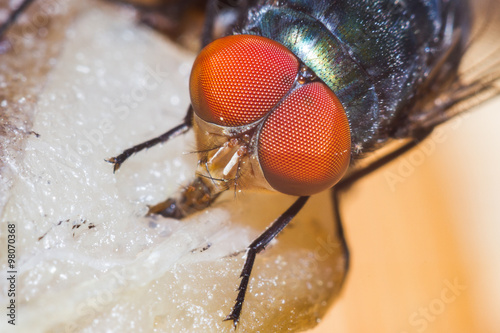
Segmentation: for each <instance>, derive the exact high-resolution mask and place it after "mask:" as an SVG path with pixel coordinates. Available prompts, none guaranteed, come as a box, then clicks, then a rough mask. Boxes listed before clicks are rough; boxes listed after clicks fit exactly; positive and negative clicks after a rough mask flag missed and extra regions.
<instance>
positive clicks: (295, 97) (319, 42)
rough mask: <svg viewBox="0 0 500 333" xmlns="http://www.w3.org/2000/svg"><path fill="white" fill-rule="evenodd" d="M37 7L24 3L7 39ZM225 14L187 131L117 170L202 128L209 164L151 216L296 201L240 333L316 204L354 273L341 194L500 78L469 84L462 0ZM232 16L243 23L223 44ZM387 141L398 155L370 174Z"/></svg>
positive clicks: (204, 62)
mask: <svg viewBox="0 0 500 333" xmlns="http://www.w3.org/2000/svg"><path fill="white" fill-rule="evenodd" d="M32 1H33V0H31V1H30V0H27V1H26V0H25V1H24V2H23V3H22V5H21V6H20V7H19V8H20V9H19V10H16V11H15V12H14V13H13V14H12V15H11V17H10V19H9V20H8V21H7V23H6V24H5V25H4V26H3V28H2V29H6V28H7V27H8V25H10V24H11V23H12V22H13V21H14V20H15V19H16V17H17V16H18V15H19V13H20V12H22V10H24V8H25V7H26V6H28V5H29V4H30V3H31V2H32ZM228 4H231V3H230V2H229V1H225V2H224V3H223V4H219V3H218V2H217V1H209V2H208V3H207V10H206V23H205V29H204V32H203V36H202V45H203V46H204V48H203V50H202V51H201V53H200V55H199V56H198V58H197V59H196V61H195V64H194V66H193V70H192V74H191V80H190V92H191V106H190V107H189V109H188V112H187V114H186V117H185V118H184V120H183V122H182V123H181V124H179V125H178V126H176V127H174V128H173V129H170V130H169V131H168V132H166V133H164V134H163V135H161V136H159V137H157V138H154V139H152V140H150V141H147V142H144V143H142V144H139V145H137V146H134V147H132V148H129V149H127V150H125V151H124V152H123V153H121V154H120V155H118V156H116V157H113V158H111V159H109V162H111V163H113V164H114V171H116V170H118V169H119V167H120V166H121V164H122V163H123V162H124V161H125V160H126V159H127V158H129V157H130V156H131V155H133V154H135V153H137V152H139V151H141V150H143V149H146V148H149V147H151V146H153V145H155V144H157V143H160V142H165V141H167V140H169V139H171V138H173V137H175V136H177V135H180V134H183V133H185V132H187V131H189V130H191V129H193V130H194V131H195V135H196V140H197V153H198V155H199V167H198V172H197V175H196V177H195V179H194V180H193V182H192V183H191V185H190V186H188V187H187V189H183V190H181V191H180V193H179V195H178V196H177V197H175V198H170V199H168V200H166V201H165V202H162V203H159V204H157V205H155V206H153V207H151V208H150V212H149V213H150V214H161V215H163V216H168V217H175V218H182V217H185V216H187V215H189V214H192V213H195V212H197V211H200V210H203V209H204V208H206V207H207V206H208V205H210V204H211V203H212V202H214V201H215V200H216V199H217V197H218V196H219V195H220V193H222V192H223V191H226V190H229V189H233V190H234V191H235V192H237V191H241V190H247V189H264V190H268V191H278V192H282V193H285V194H290V195H294V196H297V197H298V199H297V200H296V201H295V203H294V204H293V205H292V206H291V207H290V208H289V209H288V210H287V211H286V212H284V213H283V214H282V215H281V216H279V217H278V218H277V219H276V220H275V221H274V222H273V223H272V224H271V225H270V227H269V228H268V229H267V230H266V231H264V233H262V235H261V236H259V237H258V238H257V239H256V240H255V241H254V242H252V243H251V244H250V245H249V246H248V248H247V253H246V261H245V264H244V267H243V270H242V273H241V282H240V286H239V289H238V290H239V291H238V294H237V297H236V302H235V305H234V307H233V308H232V310H231V312H230V313H229V315H228V316H227V318H226V320H232V321H233V323H234V326H236V325H237V323H238V321H239V318H240V314H241V311H242V309H243V303H244V299H245V293H246V290H247V287H248V283H249V279H250V274H251V271H252V267H253V264H254V261H255V258H256V255H257V254H258V253H259V252H261V251H262V250H263V249H264V247H265V246H266V245H267V244H268V243H269V242H270V241H271V240H272V239H274V238H275V237H276V236H277V235H278V234H279V232H280V231H281V230H283V228H284V227H286V225H287V224H288V223H289V222H290V220H292V219H293V217H294V216H295V215H296V214H297V213H298V212H299V211H300V210H301V208H302V207H303V206H304V205H305V204H306V202H307V200H308V198H309V196H310V195H313V194H315V193H318V192H320V191H323V190H327V189H331V191H332V198H333V203H334V209H335V216H336V222H337V223H338V229H339V233H340V236H341V238H342V240H341V241H342V245H343V247H344V254H345V257H346V261H345V262H346V267H345V269H346V271H347V269H348V265H349V260H348V259H349V251H348V247H347V243H346V241H345V239H344V237H343V232H342V225H341V223H340V221H341V218H340V217H341V214H340V209H339V196H338V194H339V192H341V191H343V190H345V189H346V188H348V187H349V186H350V185H351V184H352V183H353V182H355V181H356V180H358V179H360V178H362V177H363V176H364V175H366V174H368V173H370V172H372V171H374V170H376V169H378V168H379V167H381V166H383V165H385V164H386V163H388V162H390V161H392V160H394V159H395V158H397V157H398V156H400V155H402V154H404V153H405V152H406V151H408V150H410V149H411V148H413V147H414V146H416V145H417V144H418V143H419V142H420V141H422V140H423V139H425V138H426V137H427V136H428V135H429V134H430V133H431V132H432V130H433V129H434V128H435V127H436V126H437V125H439V124H441V123H443V122H445V121H447V120H449V119H451V118H453V117H454V116H456V115H457V114H460V113H461V112H463V111H465V109H467V108H470V104H479V103H480V102H482V101H484V100H486V99H488V98H490V97H492V96H495V95H498V93H499V88H498V86H497V85H498V81H499V79H500V68H499V67H498V64H495V63H493V64H492V65H491V66H490V67H489V68H488V73H487V75H486V74H477V75H473V76H472V77H464V76H462V75H461V74H460V72H459V66H460V63H461V60H462V58H463V56H464V54H465V53H466V51H467V49H468V47H469V43H470V41H471V17H470V8H469V2H468V1H466V0H455V1H450V0H433V1H424V0H413V1H410V0H383V1H373V0H372V1H369V0H365V1H360V0H333V1H306V0H282V1H280V0H248V1H239V2H238V3H237V6H228ZM232 4H233V5H235V3H232ZM226 9H227V11H229V12H231V14H232V15H233V16H232V17H234V19H233V21H231V22H230V23H229V24H228V25H227V28H226V30H225V32H224V33H223V35H224V36H222V38H219V39H216V40H215V41H213V39H214V38H213V37H214V30H215V24H216V22H217V19H218V18H219V17H220V16H221V15H222V13H223V12H224V11H225V10H226ZM2 31H3V30H0V33H1V32H2ZM464 102H468V105H467V106H466V107H465V106H464ZM398 143H399V144H398ZM388 144H390V145H391V146H394V147H395V148H394V149H392V150H391V151H390V152H389V153H386V154H385V155H383V156H382V157H379V158H377V159H376V160H374V161H371V162H370V163H362V161H363V159H364V158H365V157H367V156H369V155H370V153H371V152H373V151H375V150H377V149H379V148H381V147H383V146H385V145H388ZM360 162H361V163H360Z"/></svg>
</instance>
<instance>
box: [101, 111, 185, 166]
mask: <svg viewBox="0 0 500 333" xmlns="http://www.w3.org/2000/svg"><path fill="white" fill-rule="evenodd" d="M192 126H193V107H192V106H189V108H188V111H187V113H186V116H185V117H184V120H183V121H182V123H181V124H179V125H177V126H175V127H174V128H172V129H170V130H169V131H167V132H165V133H163V134H162V135H160V136H158V137H156V138H153V139H151V140H148V141H146V142H143V143H140V144H138V145H135V146H133V147H130V148H128V149H125V150H124V151H123V152H122V153H121V154H120V155H118V156H116V157H111V158H110V159H108V160H106V162H109V163H112V164H114V166H113V172H116V170H118V169H119V168H120V166H121V165H122V163H123V162H125V160H126V159H128V158H129V157H130V156H132V155H133V154H135V153H138V152H140V151H141V150H144V149H148V148H151V147H153V146H155V145H157V144H159V143H162V142H165V141H168V140H170V139H172V138H175V137H176V136H178V135H180V134H184V133H186V132H187V131H189V130H190V129H191V127H192Z"/></svg>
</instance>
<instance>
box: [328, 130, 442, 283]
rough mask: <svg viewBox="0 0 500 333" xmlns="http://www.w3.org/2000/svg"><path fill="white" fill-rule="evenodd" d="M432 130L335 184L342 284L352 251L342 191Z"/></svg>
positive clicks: (415, 143)
mask: <svg viewBox="0 0 500 333" xmlns="http://www.w3.org/2000/svg"><path fill="white" fill-rule="evenodd" d="M431 131H432V130H429V131H425V132H422V134H421V135H419V137H418V138H414V139H413V140H411V141H409V142H407V143H406V144H404V145H403V146H401V147H399V148H397V149H395V150H394V151H392V152H389V153H388V154H387V155H384V156H382V157H381V158H379V159H377V160H376V161H374V162H372V163H370V164H369V165H367V166H366V167H364V168H362V169H359V170H356V171H355V172H353V173H352V174H350V175H348V176H347V177H345V178H343V179H342V180H341V181H340V182H339V183H338V184H337V185H335V186H334V187H333V188H332V190H331V196H332V203H333V214H334V218H335V224H336V227H337V235H338V238H339V242H340V246H341V247H342V250H343V253H344V271H345V275H344V278H343V280H342V284H343V283H345V280H346V278H347V274H348V272H349V266H350V257H351V255H350V252H349V246H348V244H347V240H346V238H345V234H344V227H343V226H342V215H341V213H340V192H342V191H345V190H347V189H348V188H349V187H350V186H351V185H352V184H353V183H355V182H356V181H357V180H359V179H361V178H363V177H364V176H366V175H368V174H370V173H371V172H373V171H375V170H377V169H379V168H380V167H382V166H384V165H386V164H387V163H389V162H391V161H393V160H395V159H396V158H398V157H400V156H401V155H403V154H405V153H406V152H408V151H409V150H411V149H412V148H414V147H415V146H417V145H418V144H419V143H420V142H421V141H422V140H424V139H425V138H426V137H427V136H428V135H429V134H430V133H431Z"/></svg>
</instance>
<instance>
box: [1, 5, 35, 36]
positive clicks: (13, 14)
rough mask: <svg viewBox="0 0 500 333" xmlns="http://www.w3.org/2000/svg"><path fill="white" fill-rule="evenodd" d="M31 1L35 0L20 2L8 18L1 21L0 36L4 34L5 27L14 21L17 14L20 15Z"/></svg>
mask: <svg viewBox="0 0 500 333" xmlns="http://www.w3.org/2000/svg"><path fill="white" fill-rule="evenodd" d="M33 2H35V0H24V1H23V2H21V4H20V5H19V7H17V8H16V9H15V10H14V11H13V12H12V13H11V14H10V15H9V18H7V20H6V21H5V22H4V23H2V25H0V38H1V37H2V36H3V35H4V33H5V32H6V31H7V29H9V28H10V26H11V25H12V24H14V22H16V20H17V18H18V17H19V15H21V13H22V12H24V11H25V10H26V9H27V8H28V7H29V5H31V4H32V3H33Z"/></svg>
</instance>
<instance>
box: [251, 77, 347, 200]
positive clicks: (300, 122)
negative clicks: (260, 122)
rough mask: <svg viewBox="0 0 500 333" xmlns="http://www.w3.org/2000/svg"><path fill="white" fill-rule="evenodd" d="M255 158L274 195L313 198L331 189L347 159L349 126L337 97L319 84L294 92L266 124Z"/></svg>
mask: <svg viewBox="0 0 500 333" xmlns="http://www.w3.org/2000/svg"><path fill="white" fill-rule="evenodd" d="M258 154H259V161H260V165H261V167H262V171H263V172H264V176H265V177H266V180H267V181H268V183H269V184H270V185H271V186H272V187H273V188H274V189H275V190H277V191H280V192H282V193H286V194H291V195H311V194H314V193H318V192H320V191H323V190H325V189H327V188H330V187H332V186H333V185H335V184H336V183H337V182H338V181H339V180H340V179H341V178H342V176H343V175H344V173H345V171H346V170H347V167H348V166H349V160H350V156H351V134H350V129H349V123H348V121H347V116H346V114H345V111H344V108H343V107H342V105H341V103H340V101H339V100H338V99H337V96H335V94H334V93H333V92H332V91H331V90H330V89H329V88H328V87H326V86H325V85H324V84H323V83H319V82H315V83H310V84H307V85H305V86H302V87H300V88H298V89H297V90H294V91H293V92H292V93H291V94H290V95H289V96H288V97H287V98H286V99H285V100H284V101H283V103H281V104H280V105H279V106H278V107H277V108H276V110H274V111H273V113H272V114H271V115H269V118H268V119H266V121H265V123H264V126H263V127H262V130H261V133H260V137H259V153H258Z"/></svg>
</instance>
